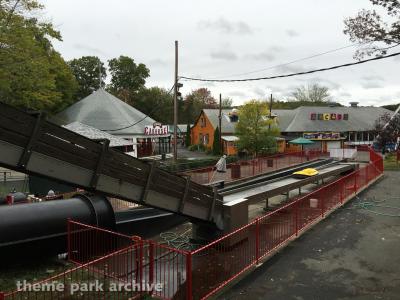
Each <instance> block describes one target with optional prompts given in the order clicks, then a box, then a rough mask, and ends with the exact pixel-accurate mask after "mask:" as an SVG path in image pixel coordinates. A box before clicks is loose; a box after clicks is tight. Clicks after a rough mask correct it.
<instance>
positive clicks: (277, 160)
mask: <svg viewBox="0 0 400 300" xmlns="http://www.w3.org/2000/svg"><path fill="white" fill-rule="evenodd" d="M326 156H329V153H328V152H323V151H321V150H309V151H299V152H287V153H281V154H275V155H271V156H266V157H257V158H254V159H249V160H240V161H237V162H235V163H230V164H227V172H226V173H218V174H217V175H216V174H214V173H215V172H214V171H215V166H210V167H206V168H199V169H193V170H188V171H185V172H182V173H180V174H182V175H186V176H190V179H191V180H192V181H194V182H197V183H200V184H208V183H210V182H211V181H216V180H224V181H225V182H229V181H233V180H238V179H243V178H247V177H250V176H255V175H259V174H264V173H268V172H273V171H276V170H279V169H283V168H286V167H290V166H294V165H296V164H299V163H303V162H306V161H309V160H314V159H317V158H321V157H326ZM237 169H239V170H238V171H236V170H237Z"/></svg>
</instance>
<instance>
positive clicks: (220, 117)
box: [218, 94, 224, 154]
mask: <svg viewBox="0 0 400 300" xmlns="http://www.w3.org/2000/svg"><path fill="white" fill-rule="evenodd" d="M218 122H219V124H218V126H219V147H220V149H221V152H222V154H223V153H224V147H223V144H222V95H221V94H219V114H218Z"/></svg>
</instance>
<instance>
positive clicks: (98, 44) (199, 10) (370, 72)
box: [41, 0, 400, 105]
mask: <svg viewBox="0 0 400 300" xmlns="http://www.w3.org/2000/svg"><path fill="white" fill-rule="evenodd" d="M41 2H42V3H43V4H44V5H45V7H46V9H45V11H46V12H45V16H44V17H45V18H47V19H49V20H51V21H52V22H53V23H54V25H55V27H56V28H57V29H58V30H59V31H61V34H62V36H63V42H56V43H55V47H56V49H57V50H58V51H60V52H61V54H62V55H63V56H64V58H65V59H67V60H69V59H72V58H78V57H81V56H84V55H96V56H99V57H100V58H101V59H102V60H103V61H106V60H108V59H110V58H113V57H118V56H119V55H127V56H130V57H132V58H134V59H135V61H136V62H137V63H144V64H146V65H147V67H148V68H149V69H150V78H149V79H148V80H147V83H146V85H147V86H148V87H150V86H162V87H165V88H168V89H169V88H170V87H171V86H172V84H173V74H174V41H175V40H178V41H179V52H180V53H179V60H180V61H179V63H180V66H179V75H181V76H196V77H197V76H198V77H202V78H210V77H213V78H217V77H218V78H226V77H228V78H247V77H260V76H269V75H278V74H287V73H291V72H295V71H303V70H310V69H313V68H321V67H326V66H331V65H335V64H341V63H347V62H351V61H353V54H354V51H355V49H356V48H355V47H350V48H346V49H343V50H341V51H337V52H334V53H330V54H327V55H323V56H319V57H316V58H313V59H309V60H305V61H301V62H298V63H294V64H290V65H286V66H281V67H278V68H270V67H273V66H276V65H279V64H284V63H287V62H291V61H294V60H297V59H301V58H304V57H308V56H311V55H314V54H318V53H322V52H326V51H329V50H332V49H337V48H340V47H344V46H347V45H351V43H350V41H349V40H348V37H347V36H345V35H344V34H343V28H344V24H343V20H344V18H345V17H349V16H354V15H355V14H356V13H357V11H358V10H360V9H362V8H370V7H371V6H370V2H369V1H368V0H351V1H349V0H331V1H328V0H299V1H293V0H291V1H290V0H280V1H277V0H275V1H270V0H248V1H243V0H229V1H228V0H201V1H200V0H198V1H194V0H185V1H183V0H182V1H175V0H170V1H165V0H146V1H132V0H112V1H111V0H108V1H106V0H96V1H95V0H41ZM396 51H398V49H397V50H396ZM399 66H400V59H399V57H397V58H389V59H386V60H381V61H378V62H371V63H368V64H364V65H360V66H356V67H350V68H346V69H341V70H335V71H329V72H323V73H317V74H313V75H306V76H299V77H291V78H285V79H274V80H268V81H258V82H252V83H209V84H207V83H198V82H187V81H184V82H182V83H183V84H184V88H183V89H182V92H183V93H184V94H185V93H187V92H190V91H191V90H192V89H196V88H198V87H203V86H205V87H207V88H209V89H210V90H211V91H212V93H213V95H214V96H215V97H218V94H219V93H222V95H223V96H227V97H230V98H232V99H233V100H234V103H235V104H240V103H243V102H244V101H245V100H249V99H252V98H257V99H261V98H265V96H266V95H267V94H269V93H271V92H272V93H273V94H274V95H275V96H276V97H277V98H282V97H286V96H288V95H290V93H291V92H292V91H293V90H294V88H295V87H297V86H299V85H304V84H308V83H314V82H317V83H320V84H322V85H325V86H328V87H329V88H330V91H331V95H332V96H333V97H332V98H333V100H335V101H338V102H340V103H342V104H348V102H349V101H359V102H360V104H361V105H384V104H391V103H397V102H400V76H399V71H398V70H399ZM266 68H270V69H268V70H265V71H262V72H256V73H251V74H247V75H240V76H233V77H232V76H231V75H234V74H242V73H248V72H252V71H255V70H260V69H266Z"/></svg>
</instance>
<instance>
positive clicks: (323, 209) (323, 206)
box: [320, 195, 325, 217]
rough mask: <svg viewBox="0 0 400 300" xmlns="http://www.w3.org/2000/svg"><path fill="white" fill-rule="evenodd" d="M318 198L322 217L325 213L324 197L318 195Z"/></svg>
mask: <svg viewBox="0 0 400 300" xmlns="http://www.w3.org/2000/svg"><path fill="white" fill-rule="evenodd" d="M321 196H322V195H321ZM320 199H321V216H322V217H324V215H325V205H324V197H320Z"/></svg>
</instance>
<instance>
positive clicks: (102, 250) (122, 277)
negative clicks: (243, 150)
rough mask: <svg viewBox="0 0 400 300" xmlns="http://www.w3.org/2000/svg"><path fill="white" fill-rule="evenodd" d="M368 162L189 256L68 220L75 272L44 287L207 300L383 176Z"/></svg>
mask: <svg viewBox="0 0 400 300" xmlns="http://www.w3.org/2000/svg"><path fill="white" fill-rule="evenodd" d="M369 155H370V163H369V164H367V165H365V166H364V167H362V168H360V169H358V170H356V171H354V172H352V173H350V174H348V175H346V176H344V177H341V178H340V179H338V180H336V181H334V182H332V183H329V184H327V185H325V186H322V187H321V188H319V189H317V190H315V191H313V192H311V193H309V194H307V195H305V196H303V197H301V198H298V199H296V200H294V201H292V202H290V203H288V204H286V205H284V206H282V207H280V208H279V209H277V210H275V211H272V212H270V213H268V214H266V215H264V216H261V217H259V218H257V219H255V220H254V221H252V222H250V223H249V224H247V225H245V226H243V227H241V228H239V229H237V230H235V231H233V232H231V233H229V234H227V235H225V236H223V237H221V238H219V239H217V240H215V241H213V242H211V243H209V244H207V245H205V246H203V247H201V248H199V249H197V250H194V251H185V250H180V249H175V248H171V247H168V246H165V245H160V244H158V243H156V242H154V241H147V240H142V239H140V238H138V237H130V236H126V235H121V234H118V233H114V232H111V231H107V230H104V229H100V228H97V227H94V226H89V225H85V224H81V223H78V222H74V221H69V222H68V224H69V225H68V233H69V234H68V236H69V238H68V240H69V242H68V253H69V259H70V261H72V262H74V263H75V264H78V267H77V268H74V269H72V270H68V271H66V272H65V273H62V274H59V275H56V276H53V277H51V278H49V279H46V280H45V281H44V282H50V281H52V280H57V281H62V282H64V283H66V282H67V283H68V282H70V281H72V282H74V280H75V281H77V282H88V281H91V280H94V279H96V280H97V278H100V279H101V280H102V281H101V282H104V284H106V285H107V284H108V285H109V284H110V283H111V282H128V283H130V282H145V283H149V284H154V283H160V284H162V287H163V288H162V290H161V291H156V290H152V291H150V292H149V291H147V292H146V293H147V294H150V295H153V296H155V297H158V298H161V299H189V300H192V299H207V298H209V297H211V296H212V295H215V294H216V293H217V292H218V291H220V290H221V289H223V288H224V287H226V286H227V285H229V284H230V283H232V282H233V281H235V280H236V279H237V278H238V277H240V276H241V275H242V274H243V273H245V272H246V271H248V270H250V269H251V268H253V267H254V266H255V265H257V264H259V263H261V262H262V261H263V260H265V259H266V258H268V257H270V256H271V255H273V254H274V253H275V252H276V251H277V250H279V249H281V248H282V247H284V246H285V245H287V244H288V243H290V241H292V240H293V239H295V238H297V237H298V236H299V235H300V234H302V233H303V232H305V231H307V230H308V229H309V228H311V227H312V226H313V225H314V224H316V223H318V222H319V221H320V220H321V219H323V218H324V217H326V216H327V215H328V214H330V213H331V212H333V211H334V210H335V209H336V208H338V207H340V206H341V205H343V204H345V203H346V202H347V201H348V200H350V199H351V198H352V197H353V196H354V195H355V194H356V193H358V192H359V191H360V190H362V189H364V188H365V187H367V186H368V185H369V184H370V183H371V182H373V181H374V180H376V179H377V178H378V177H379V176H380V175H381V174H382V172H383V161H382V157H381V156H380V155H379V154H377V153H375V152H374V151H372V150H369ZM121 248H122V249H121ZM102 255H103V256H102ZM99 256H102V257H101V258H98V257H99ZM67 292H68V291H67ZM31 295H32V297H31ZM66 295H67V296H70V295H69V294H68V293H67V294H65V291H64V292H58V293H54V292H53V293H48V292H47V293H44V294H43V293H35V294H26V291H14V292H11V293H8V294H4V293H3V294H2V293H0V300H4V299H7V300H8V299H70V298H67V297H66ZM140 295H143V292H139V293H138V292H135V293H133V292H126V291H119V293H118V292H113V293H111V292H110V291H104V292H102V293H100V294H98V293H97V294H96V292H93V293H84V294H82V297H77V298H74V299H128V298H129V297H130V298H133V297H135V296H140ZM125 297H126V298H125ZM133 299H134V298H133Z"/></svg>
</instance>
